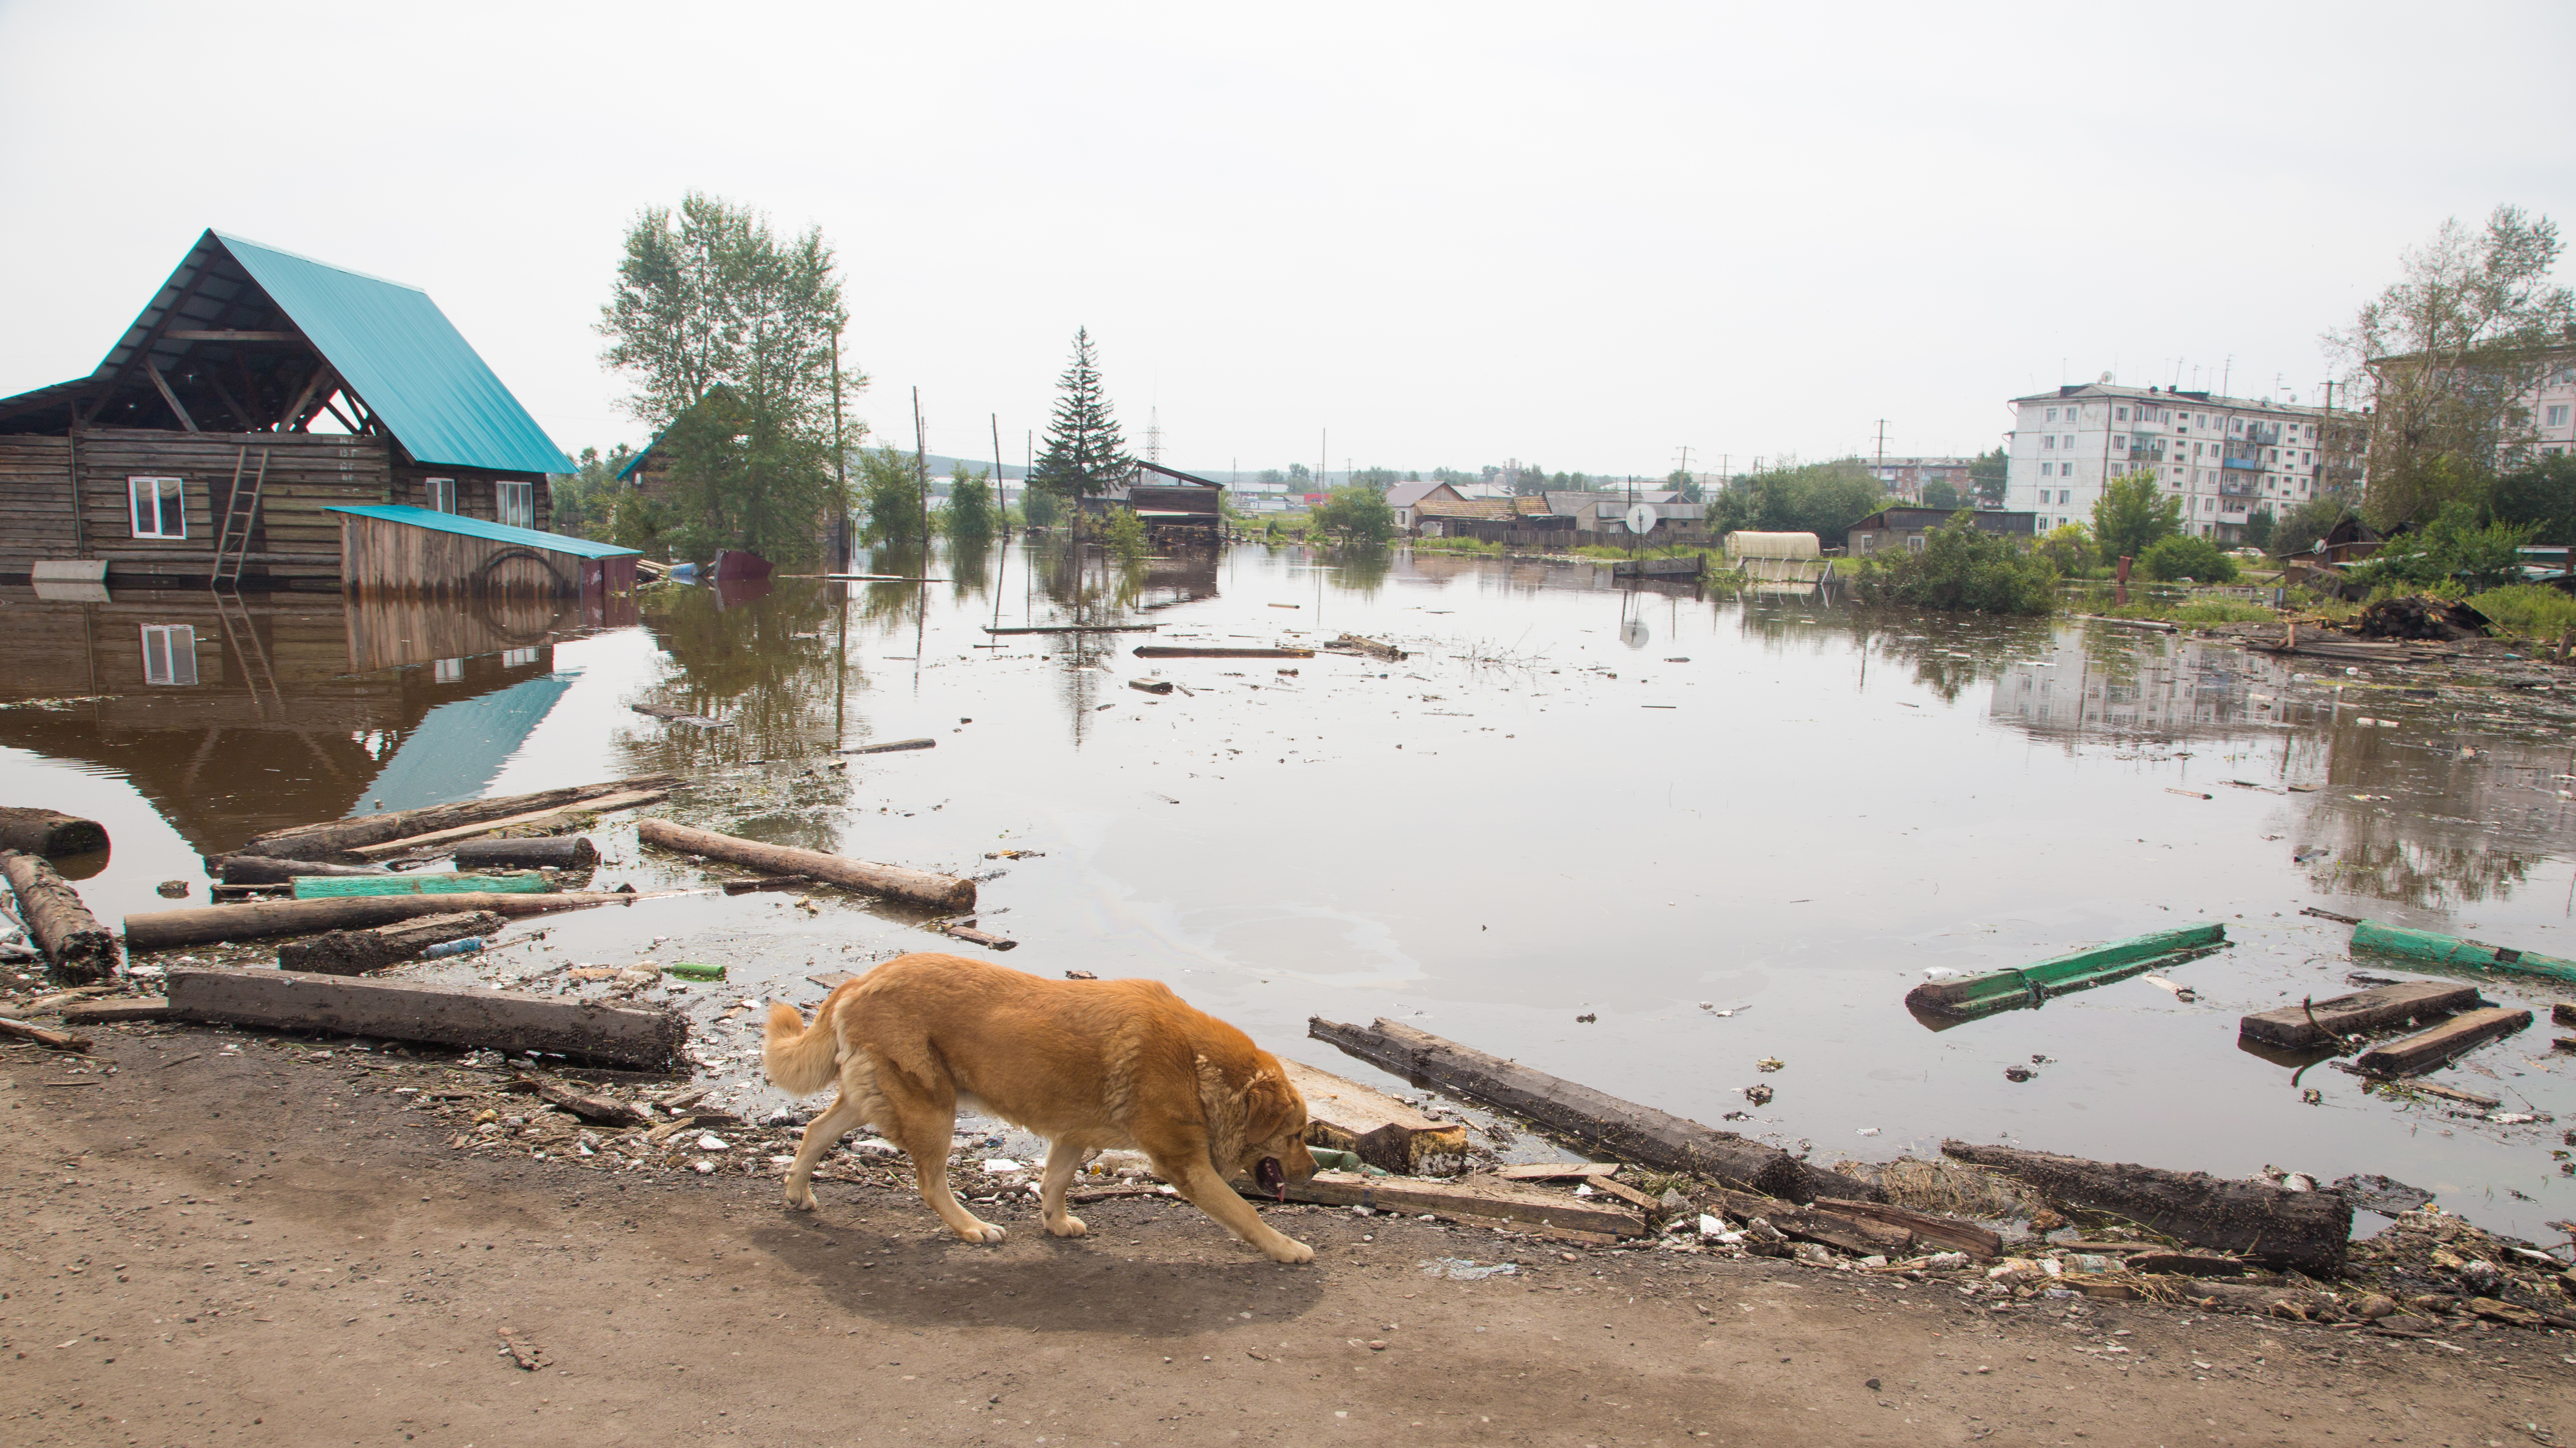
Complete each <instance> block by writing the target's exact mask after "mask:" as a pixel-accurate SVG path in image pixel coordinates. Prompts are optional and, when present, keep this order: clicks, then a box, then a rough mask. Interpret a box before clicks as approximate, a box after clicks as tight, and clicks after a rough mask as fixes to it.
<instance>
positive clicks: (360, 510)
mask: <svg viewBox="0 0 2576 1448" xmlns="http://www.w3.org/2000/svg"><path fill="white" fill-rule="evenodd" d="M322 511H324V512H326V513H355V514H357V515H358V516H359V517H361V518H373V519H376V520H377V521H378V522H383V523H408V524H410V525H411V526H412V527H415V528H427V529H429V530H431V531H432V532H437V533H457V534H461V535H463V536H465V537H468V538H480V539H482V540H483V541H485V542H487V543H515V544H517V545H518V546H519V547H522V548H536V549H541V550H543V551H545V552H548V553H568V554H570V555H572V556H573V557H575V558H625V557H629V556H637V557H640V556H642V555H641V553H640V551H639V550H637V549H633V548H620V547H618V546H617V545H616V544H614V543H593V542H591V541H590V540H589V539H587V538H573V537H567V536H566V535H564V534H561V533H540V532H538V531H537V530H536V529H534V528H513V527H511V526H510V525H509V524H507V523H487V522H485V521H484V520H482V519H481V518H464V517H459V516H457V515H456V514H454V513H437V512H432V511H430V510H429V509H427V508H414V507H410V506H408V505H405V504H401V503H347V504H334V505H333V506H331V507H328V508H325V509H323V510H322Z"/></svg>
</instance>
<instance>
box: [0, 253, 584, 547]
mask: <svg viewBox="0 0 2576 1448" xmlns="http://www.w3.org/2000/svg"><path fill="white" fill-rule="evenodd" d="M316 428H320V429H322V430H321V431H316V430H315V429H316ZM570 471H572V464H571V462H570V461H569V460H568V459H566V458H565V457H564V455H563V453H562V450H561V449H559V448H557V447H556V446H555V445H554V443H553V442H552V441H550V440H549V439H548V438H547V437H546V435H545V432H544V430H543V429H541V428H540V427H538V426H537V423H536V420H535V419H534V418H532V417H530V416H529V415H528V412H527V409H526V408H524V407H522V406H521V405H520V404H519V401H518V399H517V398H515V397H513V396H511V395H510V392H509V389H507V388H505V387H503V386H502V385H501V381H500V379H499V378H497V377H495V376H494V375H493V374H492V369H491V368H490V367H489V366H487V365H485V364H484V361H483V359H482V358H481V357H479V356H477V355H476V354H475V352H474V349H473V348H472V347H470V346H468V345H467V344H466V341H465V339H464V338H463V337H462V336H460V335H459V334H458V333H457V331H456V328H455V326H454V324H452V323H450V322H449V321H448V319H447V316H446V314H445V313H443V312H441V311H440V310H439V309H438V304H437V303H435V302H433V301H431V300H430V299H429V295H428V294H427V293H425V292H423V291H421V290H419V289H418V288H416V287H409V286H404V285H402V284H400V283H397V282H389V281H384V280H381V279H379V278H376V277H370V276H366V275H363V274H360V273H358V272H352V271H346V270H343V269H341V268H339V267H335V266H330V265H326V264H324V263H322V262H317V261H313V260H310V259H308V258H305V257H300V256H296V255H294V254H292V253H289V252H283V251H279V250H276V249H275V248H273V247H267V246H261V245H259V244H257V243H254V242H250V241H245V240H243V239H242V238H240V237H237V236H230V235H226V234H223V233H220V232H214V231H208V232H207V233H205V234H204V235H203V236H202V237H200V238H198V240H197V243H196V245H194V246H193V247H191V248H189V250H188V254H187V256H186V257H185V258H183V259H182V260H181V261H180V263H179V266H178V269H177V270H176V271H173V272H172V273H171V274H170V278H169V280H168V281H166V282H164V283H163V284H162V286H161V288H160V290H159V291H157V292H155V293H154V294H153V297H152V300H151V302H150V304H149V305H147V306H145V307H144V309H143V312H142V314H141V315H140V316H138V317H136V318H135V320H134V324H133V325H132V326H131V327H128V328H127V329H126V331H125V334H124V335H123V336H121V337H119V338H118V339H117V341H116V344H115V345H114V346H113V347H111V348H109V349H108V353H107V356H106V358H105V359H104V360H102V361H101V362H100V363H99V365H98V366H97V368H96V369H94V370H93V371H91V372H90V374H89V375H88V376H86V377H81V378H76V379H74V380H72V381H69V382H63V383H58V384H56V385H54V386H51V387H42V388H38V389H37V390H35V391H33V392H27V393H22V394H20V395H18V396H16V397H10V398H0V577H27V576H30V575H31V574H32V573H34V572H35V571H36V567H35V566H36V565H37V564H39V563H43V564H49V565H53V567H52V568H50V569H49V570H48V571H51V572H55V573H62V572H65V571H79V569H80V566H81V565H83V564H85V565H87V566H88V568H89V569H91V570H94V576H99V577H102V578H103V579H105V580H107V581H111V582H118V583H125V584H148V583H152V582H187V583H203V582H207V581H209V580H221V581H224V582H238V583H244V584H250V585H254V586H265V587H283V588H321V589H337V588H339V587H340V586H341V581H342V580H341V566H340V563H341V555H340V548H341V535H342V526H341V522H340V519H339V518H338V517H336V516H334V515H332V514H330V513H329V512H328V511H326V510H328V509H329V508H331V507H333V506H335V505H350V504H388V503H390V504H408V505H411V506H415V507H420V508H425V509H431V510H435V511H438V512H444V513H452V514H456V515H458V516H462V517H473V518H482V519H487V520H489V521H492V522H495V523H502V524H508V525H512V526H516V527H520V528H526V529H534V530H542V529H544V528H545V526H546V524H547V521H548V518H549V515H550V512H551V509H550V500H549V498H548V494H547V483H546V478H547V474H549V473H568V472H570ZM67 564H68V565H70V568H69V570H67V569H66V567H65V565H67Z"/></svg>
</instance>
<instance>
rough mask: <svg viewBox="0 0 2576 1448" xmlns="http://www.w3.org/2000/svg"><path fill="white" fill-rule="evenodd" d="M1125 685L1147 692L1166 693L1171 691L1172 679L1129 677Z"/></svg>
mask: <svg viewBox="0 0 2576 1448" xmlns="http://www.w3.org/2000/svg"><path fill="white" fill-rule="evenodd" d="M1127 687H1128V688H1131V689H1135V690H1138V691H1140V692H1143V693H1147V694H1168V693H1170V692H1172V681H1171V680H1169V679H1129V680H1128V681H1127Z"/></svg>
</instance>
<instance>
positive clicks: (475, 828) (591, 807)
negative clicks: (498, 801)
mask: <svg viewBox="0 0 2576 1448" xmlns="http://www.w3.org/2000/svg"><path fill="white" fill-rule="evenodd" d="M670 797H671V792H670V791H669V790H667V789H638V790H629V791H628V792H626V793H624V794H603V795H599V796H596V797H594V798H591V799H586V800H583V801H581V802H580V803H578V804H569V805H565V806H563V807H562V808H560V809H541V810H536V811H534V812H532V813H529V814H519V815H507V816H504V817H502V818H500V819H497V820H481V821H477V822H476V823H474V824H470V825H458V826H456V827H455V828H453V829H445V830H437V831H433V832H432V833H429V834H425V835H410V836H406V837H405V838H402V839H399V840H387V841H386V842H384V843H383V844H380V845H360V846H359V847H358V848H356V849H354V850H351V851H350V852H349V853H350V854H353V855H356V856H358V857H359V858H360V859H365V860H380V859H384V858H386V857H387V856H391V855H406V854H416V855H420V856H421V857H422V858H424V859H434V858H436V857H437V854H438V852H439V849H440V848H441V847H443V846H448V845H452V844H454V843H455V842H457V841H460V840H470V839H474V838H476V837H477V836H481V835H489V834H493V833H496V832H498V831H501V830H536V831H539V832H540V834H541V835H542V836H543V837H547V838H551V837H552V836H554V835H556V834H559V833H561V832H562V831H564V830H568V829H574V828H587V827H588V825H589V823H590V821H591V820H592V819H594V818H595V817H597V816H599V815H603V814H606V813H608V812H609V811H611V810H621V809H633V808H635V807H636V806H638V805H647V804H652V803H655V802H656V801H659V800H665V799H669V798H670Z"/></svg>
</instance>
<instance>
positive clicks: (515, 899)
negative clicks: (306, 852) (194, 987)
mask: <svg viewBox="0 0 2576 1448" xmlns="http://www.w3.org/2000/svg"><path fill="white" fill-rule="evenodd" d="M683 893H685V892H683ZM657 898H662V897H658V896H653V895H629V894H627V893H625V892H624V891H620V890H592V891H582V892H574V891H569V890H567V891H563V892H561V893H558V894H553V895H361V896H359V897H357V898H355V899H348V900H261V901H256V902H253V903H250V904H244V905H201V906H198V907H197V908H195V909H193V910H153V911H148V912H146V913H144V914H141V915H128V916H126V917H125V948H126V949H127V950H128V951H133V952H138V953H139V952H142V951H149V950H168V949H171V948H172V947H174V946H181V945H212V944H214V943H216V942H217V941H223V940H263V939H266V938H268V937H270V936H277V935H319V934H321V933H322V932H323V931H325V930H365V929H371V928H373V927H375V926H378V925H391V924H393V923H394V922H395V921H397V920H409V919H411V918H412V917H413V916H416V915H445V914H451V913H455V912H459V911H467V910H488V911H491V912H492V913H494V914H497V915H506V916H509V917H512V918H513V919H515V918H517V917H519V916H522V915H542V914H544V913H546V912H547V911H550V910H580V909H585V908H587V907H589V906H593V905H621V904H625V903H627V902H629V901H634V900H652V899H657Z"/></svg>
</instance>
